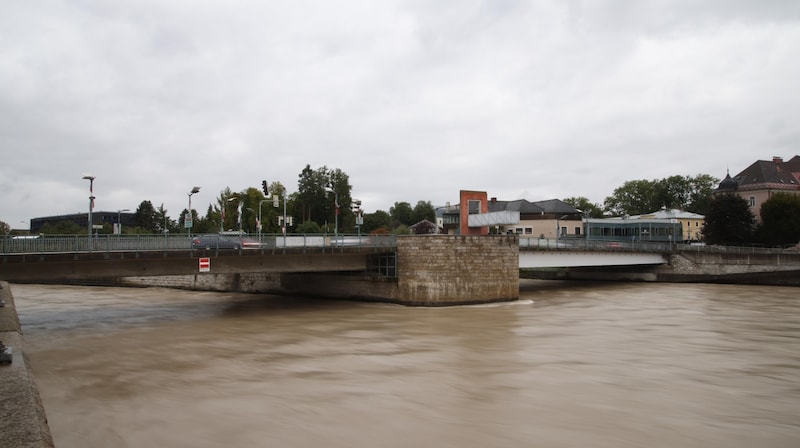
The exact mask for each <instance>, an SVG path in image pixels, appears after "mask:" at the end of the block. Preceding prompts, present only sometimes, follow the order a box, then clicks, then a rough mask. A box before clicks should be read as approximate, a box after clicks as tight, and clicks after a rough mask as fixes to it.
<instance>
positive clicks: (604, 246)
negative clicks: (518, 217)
mask: <svg viewBox="0 0 800 448" xmlns="http://www.w3.org/2000/svg"><path fill="white" fill-rule="evenodd" d="M519 247H520V250H573V251H601V252H609V251H622V252H657V253H670V252H704V253H729V254H776V253H781V254H786V253H795V254H796V253H800V250H799V249H798V247H797V246H794V247H791V248H776V247H760V246H717V245H704V244H684V243H665V242H650V241H602V240H587V239H585V238H559V239H555V238H525V237H521V238H520V239H519Z"/></svg>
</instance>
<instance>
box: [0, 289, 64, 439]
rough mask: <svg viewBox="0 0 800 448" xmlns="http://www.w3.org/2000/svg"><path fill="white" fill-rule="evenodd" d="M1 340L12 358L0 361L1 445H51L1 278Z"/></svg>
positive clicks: (13, 308) (13, 309)
mask: <svg viewBox="0 0 800 448" xmlns="http://www.w3.org/2000/svg"><path fill="white" fill-rule="evenodd" d="M0 300H1V301H2V302H0V305H2V304H4V306H2V307H0V341H2V342H3V344H4V345H6V346H8V347H11V349H12V352H13V353H12V362H11V363H10V364H9V363H3V364H0V447H14V448H47V447H53V446H54V444H53V438H52V436H51V434H50V427H49V426H48V424H47V416H46V415H45V411H44V406H43V405H42V400H41V398H40V396H39V389H38V386H37V385H36V380H35V378H34V376H33V373H32V372H31V369H30V367H29V365H28V361H27V359H25V353H24V351H23V337H22V328H21V327H20V323H19V317H18V315H17V310H16V306H15V305H14V296H13V294H12V293H11V289H10V287H9V285H8V283H7V282H2V281H0Z"/></svg>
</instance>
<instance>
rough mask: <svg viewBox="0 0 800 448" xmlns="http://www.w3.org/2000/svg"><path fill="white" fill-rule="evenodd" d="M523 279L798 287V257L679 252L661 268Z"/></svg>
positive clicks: (534, 272) (533, 273) (526, 273)
mask: <svg viewBox="0 0 800 448" xmlns="http://www.w3.org/2000/svg"><path fill="white" fill-rule="evenodd" d="M520 276H521V277H522V278H540V279H558V280H603V281H648V282H675V283H690V282H691V283H728V284H750V285H775V286H800V254H798V253H785V254H746V253H744V254H741V253H739V254H737V253H714V252H701V251H698V252H692V251H682V252H677V253H673V254H669V264H666V265H662V266H629V267H623V266H616V267H615V266H602V267H590V268H567V269H540V270H539V269H525V270H522V271H521V272H520Z"/></svg>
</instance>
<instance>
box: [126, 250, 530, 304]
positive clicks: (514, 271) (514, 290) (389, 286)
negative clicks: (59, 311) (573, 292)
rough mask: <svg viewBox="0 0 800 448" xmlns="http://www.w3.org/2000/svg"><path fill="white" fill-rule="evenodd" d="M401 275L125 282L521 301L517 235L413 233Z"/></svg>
mask: <svg viewBox="0 0 800 448" xmlns="http://www.w3.org/2000/svg"><path fill="white" fill-rule="evenodd" d="M396 254H397V257H396V258H397V277H396V278H387V277H382V276H379V275H377V274H375V273H369V272H364V273H352V272H348V273H330V272H328V273H242V274H197V275H191V276H185V275H184V276H180V275H177V276H164V277H126V278H124V279H118V280H116V282H117V283H116V284H118V285H121V286H160V287H168V288H183V289H191V290H205V291H236V292H251V293H273V294H287V295H306V296H316V297H331V298H343V299H360V300H373V301H381V302H392V303H400V304H404V305H414V306H448V305H460V304H470V303H487V302H497V301H509V300H517V299H518V298H519V241H518V240H517V237H516V236H513V235H502V236H478V235H475V236H467V235H464V236H461V235H411V236H401V237H398V239H397V252H396Z"/></svg>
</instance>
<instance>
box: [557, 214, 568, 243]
mask: <svg viewBox="0 0 800 448" xmlns="http://www.w3.org/2000/svg"><path fill="white" fill-rule="evenodd" d="M565 218H569V215H564V216H561V217H560V218H556V248H558V239H559V237H560V236H561V220H562V219H565Z"/></svg>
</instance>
